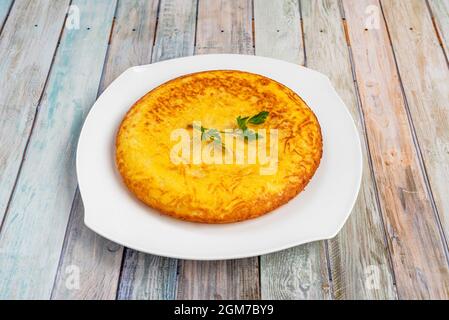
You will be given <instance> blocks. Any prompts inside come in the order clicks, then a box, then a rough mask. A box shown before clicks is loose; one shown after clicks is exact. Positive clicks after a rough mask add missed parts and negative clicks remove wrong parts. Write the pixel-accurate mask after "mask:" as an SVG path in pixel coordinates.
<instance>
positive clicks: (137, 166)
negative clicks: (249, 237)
mask: <svg viewBox="0 0 449 320" xmlns="http://www.w3.org/2000/svg"><path fill="white" fill-rule="evenodd" d="M262 110H267V111H269V112H270V116H269V118H268V119H267V121H266V123H265V124H264V125H263V126H261V127H264V128H266V129H278V130H279V132H281V133H282V134H280V141H279V164H278V169H277V172H276V174H274V175H270V176H261V175H260V173H259V169H260V167H261V164H259V163H257V164H256V165H234V164H233V165H204V164H200V165H192V164H180V165H177V166H174V165H173V164H172V163H170V161H169V158H168V153H169V152H170V148H171V147H172V146H173V144H174V142H170V131H172V130H174V129H176V128H186V127H188V125H189V124H191V122H192V121H193V120H200V121H202V123H203V125H204V126H205V127H209V128H217V129H219V130H222V129H227V128H229V126H230V125H232V124H233V123H234V122H235V118H236V117H237V116H238V115H241V116H247V115H252V114H256V113H258V112H260V111H262ZM254 129H257V128H256V127H254ZM321 156H322V136H321V129H320V126H319V123H318V120H317V118H316V116H315V115H314V114H313V112H312V111H311V110H310V108H309V107H308V106H307V105H306V104H305V102H304V101H303V100H302V99H301V98H300V97H299V96H298V95H297V94H296V93H294V92H293V91H291V90H290V89H289V88H287V87H285V86H284V85H282V84H280V83H278V82H276V81H274V80H272V79H269V78H266V77H263V76H261V75H256V74H252V73H248V72H242V71H233V70H216V71H206V72H199V73H194V74H189V75H185V76H182V77H179V78H176V79H173V80H170V81H168V82H166V83H164V84H162V85H160V86H159V87H157V88H155V89H153V90H151V91H150V92H149V93H147V94H146V95H145V96H144V97H142V98H141V99H139V100H138V101H137V102H136V103H135V104H134V105H133V106H132V108H131V109H130V110H129V111H128V113H127V114H126V116H125V117H124V119H123V121H122V123H121V125H120V128H119V131H118V133H117V137H116V163H117V167H118V170H119V172H120V174H121V176H122V178H123V181H124V183H125V184H126V186H127V187H128V189H129V190H130V191H131V192H132V193H133V194H135V195H136V197H137V198H138V199H139V200H141V201H142V202H144V203H145V204H147V205H149V206H151V207H153V208H155V209H158V210H159V211H161V212H162V213H164V214H167V215H170V216H172V217H175V218H178V219H183V220H188V221H194V222H203V223H229V222H236V221H242V220H247V219H251V218H255V217H258V216H261V215H263V214H265V213H268V212H270V211H272V210H274V209H276V208H278V207H279V206H281V205H283V204H285V203H287V202H288V201H289V200H291V199H292V198H293V197H295V196H296V195H297V194H298V193H300V192H301V191H302V190H303V189H304V188H305V187H306V185H307V184H308V183H309V181H310V179H311V178H312V176H313V175H314V173H315V171H316V169H317V168H318V166H319V164H320V160H321Z"/></svg>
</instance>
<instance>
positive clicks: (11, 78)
mask: <svg viewBox="0 0 449 320" xmlns="http://www.w3.org/2000/svg"><path fill="white" fill-rule="evenodd" d="M68 4H69V0H59V1H54V2H51V3H50V2H49V1H44V0H37V1H31V2H30V1H26V0H17V1H16V3H15V4H14V6H13V7H12V9H11V12H10V15H9V18H8V20H7V21H6V23H5V25H4V27H3V31H2V34H1V35H0V57H1V60H0V139H1V141H0V221H2V220H3V217H4V213H5V210H6V208H7V205H8V200H9V198H10V196H11V192H12V189H13V187H14V183H15V180H16V177H17V172H18V171H19V167H20V163H21V161H22V155H23V151H24V149H25V145H26V142H27V139H28V136H29V134H30V131H31V126H32V123H33V120H34V117H35V113H36V107H37V104H38V102H39V99H40V97H41V94H42V91H43V89H44V85H45V81H46V79H47V75H48V72H49V69H50V66H51V61H52V58H53V53H54V51H55V49H56V46H57V43H58V38H59V35H60V32H61V28H62V25H63V23H64V18H65V13H66V10H67V7H68Z"/></svg>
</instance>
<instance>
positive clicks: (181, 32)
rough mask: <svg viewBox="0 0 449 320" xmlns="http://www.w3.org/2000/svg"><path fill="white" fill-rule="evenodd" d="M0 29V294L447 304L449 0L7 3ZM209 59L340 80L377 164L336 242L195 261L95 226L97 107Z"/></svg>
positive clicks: (369, 160)
mask: <svg viewBox="0 0 449 320" xmlns="http://www.w3.org/2000/svg"><path fill="white" fill-rule="evenodd" d="M0 32H1V34H0V227H1V229H0V299H5V298H14V299H24V298H31V299H37V298H40V299H48V298H53V299H191V298H195V299H196V298H205V299H259V298H262V299H272V298H276V299H421V298H425V299H427V298H437V299H444V298H446V299H447V298H449V253H448V252H449V251H448V239H449V196H448V194H449V68H448V56H449V0H428V1H426V0H277V1H273V0H254V1H251V0H160V1H158V0H98V1H90V0H51V1H50V0H15V1H14V0H0ZM205 53H242V54H256V55H261V56H269V57H274V58H278V59H283V60H287V61H290V62H294V63H298V64H302V65H305V66H307V67H310V68H313V69H316V70H318V71H320V72H323V73H325V74H326V75H328V76H329V77H330V79H331V80H332V82H333V85H334V86H335V87H336V89H337V91H338V92H339V94H340V95H341V97H342V98H343V100H344V101H345V103H346V104H347V106H348V108H349V109H350V112H351V113H352V115H353V117H354V119H355V121H356V123H357V127H358V130H359V132H360V136H361V138H362V144H363V153H364V175H363V181H362V186H361V190H360V194H359V197H358V200H357V203H356V205H355V207H354V209H353V212H352V214H351V216H350V218H349V220H348V221H347V223H346V225H345V226H344V228H343V229H342V230H341V232H340V233H339V234H338V235H337V236H336V237H335V238H334V239H332V240H329V241H320V242H315V243H310V244H306V245H302V246H299V247H295V248H292V249H289V250H286V251H282V252H278V253H274V254H269V255H265V256H261V257H255V258H248V259H241V260H231V261H212V262H198V261H186V260H176V259H168V258H162V257H158V256H153V255H148V254H143V253H139V252H136V251H134V250H131V249H128V248H124V247H122V246H120V245H117V244H115V243H113V242H110V241H108V240H106V239H104V238H102V237H100V236H98V235H96V234H94V233H93V232H92V231H90V230H89V229H87V228H86V227H85V226H84V224H83V205H82V201H81V199H80V196H79V193H78V190H77V179H76V173H75V149H76V145H77V140H78V136H79V133H80V130H81V125H82V123H83V120H84V118H85V117H86V115H87V113H88V111H89V109H90V107H91V106H92V104H93V103H94V101H95V100H96V97H97V96H98V95H99V94H100V93H101V92H102V91H103V90H104V89H105V88H106V87H107V86H108V84H109V83H111V81H112V80H114V79H115V78H116V77H117V76H118V75H120V73H122V72H123V71H124V70H125V69H127V68H128V67H131V66H134V65H141V64H148V63H151V62H156V61H161V60H166V59H171V58H176V57H181V56H188V55H193V54H205ZM329 214H332V213H331V212H330V213H329Z"/></svg>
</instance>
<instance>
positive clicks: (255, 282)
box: [177, 258, 260, 300]
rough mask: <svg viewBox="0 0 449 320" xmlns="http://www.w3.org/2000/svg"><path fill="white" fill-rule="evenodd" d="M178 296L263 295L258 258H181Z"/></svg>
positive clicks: (224, 296) (248, 297) (205, 297)
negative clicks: (197, 259) (211, 259)
mask: <svg viewBox="0 0 449 320" xmlns="http://www.w3.org/2000/svg"><path fill="white" fill-rule="evenodd" d="M179 264H180V268H179V276H178V297H177V298H178V299H194V300H195V299H211V300H229V299H259V298H260V292H259V265H258V260H257V258H247V259H239V260H220V261H192V260H180V261H179Z"/></svg>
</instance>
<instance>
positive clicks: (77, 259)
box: [53, 0, 158, 299]
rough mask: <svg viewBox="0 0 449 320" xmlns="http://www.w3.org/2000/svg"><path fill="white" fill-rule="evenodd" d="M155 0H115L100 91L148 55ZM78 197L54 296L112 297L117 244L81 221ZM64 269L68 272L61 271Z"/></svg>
mask: <svg viewBox="0 0 449 320" xmlns="http://www.w3.org/2000/svg"><path fill="white" fill-rule="evenodd" d="M157 4H158V1H156V0H154V1H144V0H139V1H136V0H120V1H119V2H118V7H117V12H116V19H115V24H114V28H113V31H112V35H111V44H110V47H109V51H108V57H107V60H106V65H105V68H104V71H103V80H102V84H101V86H100V92H101V91H103V90H104V89H105V88H106V87H107V85H109V83H110V82H111V81H113V80H114V79H115V78H116V77H117V76H119V75H120V74H121V73H122V72H123V71H125V70H126V69H127V68H129V67H131V66H135V65H141V64H146V63H149V62H150V60H151V52H152V50H151V49H152V45H153V39H154V30H155V26H156V15H157ZM80 202H81V199H80V198H79V197H77V198H75V200H74V210H73V212H72V218H71V219H70V222H69V226H68V229H67V234H66V241H65V244H64V251H63V255H62V257H61V261H60V271H61V272H59V274H58V277H57V279H56V282H55V288H54V292H53V298H55V299H114V298H115V297H116V292H117V287H118V281H119V276H120V268H121V262H122V256H123V247H121V246H118V245H117V244H115V243H113V242H111V241H108V240H106V239H104V238H102V237H100V236H99V235H97V234H95V233H93V232H92V231H91V230H89V229H88V228H87V227H86V226H84V223H83V207H82V205H81V203H80ZM71 266H76V267H77V268H78V270H79V272H80V283H79V284H80V285H79V289H78V290H70V286H69V288H67V285H66V284H67V281H69V282H70V281H71V279H72V271H73V270H72V268H71ZM66 271H68V272H66Z"/></svg>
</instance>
